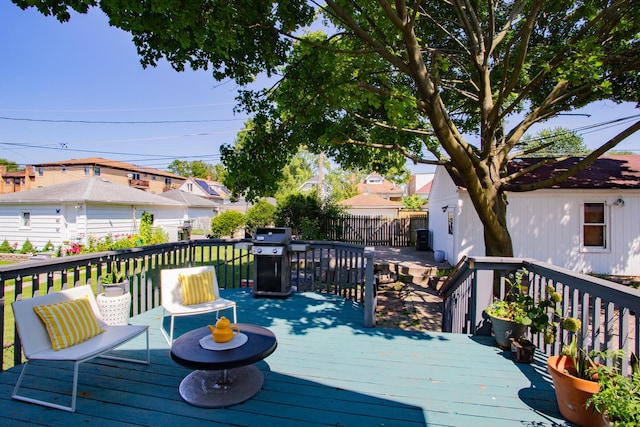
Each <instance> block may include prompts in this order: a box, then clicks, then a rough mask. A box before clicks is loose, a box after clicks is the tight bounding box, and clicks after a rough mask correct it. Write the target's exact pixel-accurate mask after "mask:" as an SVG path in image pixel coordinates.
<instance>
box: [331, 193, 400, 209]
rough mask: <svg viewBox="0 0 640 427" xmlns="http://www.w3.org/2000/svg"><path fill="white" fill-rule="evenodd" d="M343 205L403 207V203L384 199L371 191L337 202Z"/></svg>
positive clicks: (353, 206) (355, 206) (354, 206)
mask: <svg viewBox="0 0 640 427" xmlns="http://www.w3.org/2000/svg"><path fill="white" fill-rule="evenodd" d="M337 204H338V205H341V206H350V207H352V208H402V206H403V205H402V203H400V202H394V201H391V200H387V199H383V198H382V197H380V196H377V195H375V194H371V193H362V194H358V195H357V196H353V197H351V198H349V199H345V200H341V201H339V202H338V203H337Z"/></svg>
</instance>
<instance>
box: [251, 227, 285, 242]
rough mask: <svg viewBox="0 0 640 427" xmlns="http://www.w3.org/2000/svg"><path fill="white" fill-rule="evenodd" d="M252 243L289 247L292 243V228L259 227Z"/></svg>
mask: <svg viewBox="0 0 640 427" xmlns="http://www.w3.org/2000/svg"><path fill="white" fill-rule="evenodd" d="M252 242H253V243H254V244H256V243H259V244H262V245H288V244H289V243H291V228H289V227H258V228H256V231H255V233H253V239H252Z"/></svg>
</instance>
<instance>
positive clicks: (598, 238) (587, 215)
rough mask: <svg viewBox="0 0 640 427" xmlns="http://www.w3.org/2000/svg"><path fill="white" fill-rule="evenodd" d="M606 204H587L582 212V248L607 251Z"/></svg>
mask: <svg viewBox="0 0 640 427" xmlns="http://www.w3.org/2000/svg"><path fill="white" fill-rule="evenodd" d="M605 207H606V204H605V203H585V204H584V207H583V211H582V246H583V247H584V248H585V249H596V250H597V249H607V215H606V209H605Z"/></svg>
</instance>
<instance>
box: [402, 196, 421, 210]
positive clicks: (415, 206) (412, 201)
mask: <svg viewBox="0 0 640 427" xmlns="http://www.w3.org/2000/svg"><path fill="white" fill-rule="evenodd" d="M426 203H427V199H425V198H423V197H420V196H418V195H417V194H413V195H411V196H405V197H403V198H402V205H403V206H404V208H405V210H408V211H419V210H420V209H422V207H423V206H424V205H425V204H426Z"/></svg>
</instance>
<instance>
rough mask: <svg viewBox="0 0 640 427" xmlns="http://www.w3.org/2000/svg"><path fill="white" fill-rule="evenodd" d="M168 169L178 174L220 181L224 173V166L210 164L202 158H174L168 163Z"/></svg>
mask: <svg viewBox="0 0 640 427" xmlns="http://www.w3.org/2000/svg"><path fill="white" fill-rule="evenodd" d="M168 169H169V170H170V171H171V172H173V173H175V174H178V175H182V176H186V177H191V176H192V177H195V178H202V179H209V180H214V181H222V180H224V177H225V175H226V171H225V169H224V166H222V165H221V164H215V165H214V164H210V163H206V162H203V161H202V160H192V161H188V160H178V159H176V160H174V161H172V162H171V163H169V166H168Z"/></svg>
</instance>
